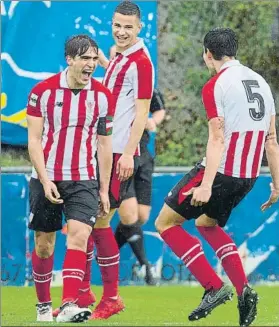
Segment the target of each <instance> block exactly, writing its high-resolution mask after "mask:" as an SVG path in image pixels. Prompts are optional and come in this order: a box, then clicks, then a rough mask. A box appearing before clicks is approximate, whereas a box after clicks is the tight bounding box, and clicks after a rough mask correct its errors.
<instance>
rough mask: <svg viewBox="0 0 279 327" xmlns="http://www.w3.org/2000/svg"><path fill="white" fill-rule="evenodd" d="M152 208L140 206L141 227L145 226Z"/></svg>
mask: <svg viewBox="0 0 279 327" xmlns="http://www.w3.org/2000/svg"><path fill="white" fill-rule="evenodd" d="M150 209H151V208H150V207H149V206H144V207H142V206H141V205H139V218H138V220H139V222H140V224H141V225H144V224H145V223H146V222H147V221H148V219H149V216H150Z"/></svg>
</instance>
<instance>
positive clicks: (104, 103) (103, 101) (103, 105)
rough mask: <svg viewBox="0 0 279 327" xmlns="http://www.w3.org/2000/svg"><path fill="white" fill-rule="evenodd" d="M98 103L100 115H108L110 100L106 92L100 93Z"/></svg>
mask: <svg viewBox="0 0 279 327" xmlns="http://www.w3.org/2000/svg"><path fill="white" fill-rule="evenodd" d="M98 104H99V110H100V112H99V116H100V117H106V115H107V108H108V100H107V97H106V96H105V94H104V93H100V92H99V93H98Z"/></svg>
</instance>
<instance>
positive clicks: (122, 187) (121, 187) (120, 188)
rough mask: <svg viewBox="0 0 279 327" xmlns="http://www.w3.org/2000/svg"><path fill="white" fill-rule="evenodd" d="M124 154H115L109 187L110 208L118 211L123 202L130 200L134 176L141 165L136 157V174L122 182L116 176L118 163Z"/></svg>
mask: <svg viewBox="0 0 279 327" xmlns="http://www.w3.org/2000/svg"><path fill="white" fill-rule="evenodd" d="M121 155H122V154H119V153H114V154H113V163H112V173H111V178H110V186H109V200H110V208H111V209H117V208H119V207H120V204H121V202H122V201H123V200H126V199H128V198H130V196H129V194H130V191H131V188H133V184H132V183H133V179H134V175H135V174H136V173H137V170H138V165H139V157H137V156H135V157H134V174H133V175H132V176H131V177H130V178H129V179H127V180H126V181H124V182H120V180H119V179H118V175H117V174H116V166H117V162H118V160H119V159H120V157H121Z"/></svg>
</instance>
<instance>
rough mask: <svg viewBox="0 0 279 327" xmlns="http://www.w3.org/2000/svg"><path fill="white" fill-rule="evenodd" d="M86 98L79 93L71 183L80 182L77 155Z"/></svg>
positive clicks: (84, 118) (84, 93)
mask: <svg viewBox="0 0 279 327" xmlns="http://www.w3.org/2000/svg"><path fill="white" fill-rule="evenodd" d="M86 96H87V92H86V91H80V96H79V103H78V122H77V127H76V129H75V136H74V148H73V156H72V162H71V174H72V180H73V181H79V180H80V173H79V154H80V145H81V139H82V130H83V128H84V123H85V120H86V107H85V100H86Z"/></svg>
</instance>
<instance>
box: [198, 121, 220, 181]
mask: <svg viewBox="0 0 279 327" xmlns="http://www.w3.org/2000/svg"><path fill="white" fill-rule="evenodd" d="M224 126H225V123H224V118H223V117H215V118H212V119H210V120H209V122H208V127H209V137H208V142H207V148H206V167H205V171H204V176H203V180H202V185H207V186H209V187H211V186H212V184H213V181H214V178H215V176H216V173H217V170H218V168H219V165H220V162H221V159H222V155H223V152H224V149H225V145H224Z"/></svg>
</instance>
